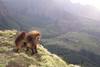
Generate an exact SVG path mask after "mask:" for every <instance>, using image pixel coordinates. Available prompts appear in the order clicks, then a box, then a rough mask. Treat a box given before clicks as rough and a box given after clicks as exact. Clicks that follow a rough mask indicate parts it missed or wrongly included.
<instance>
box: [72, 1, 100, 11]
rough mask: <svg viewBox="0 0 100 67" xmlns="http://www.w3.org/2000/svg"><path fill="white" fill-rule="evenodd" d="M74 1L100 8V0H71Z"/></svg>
mask: <svg viewBox="0 0 100 67" xmlns="http://www.w3.org/2000/svg"><path fill="white" fill-rule="evenodd" d="M71 1H72V2H73V3H80V4H82V5H91V6H94V7H96V8H97V9H99V10H100V0H71Z"/></svg>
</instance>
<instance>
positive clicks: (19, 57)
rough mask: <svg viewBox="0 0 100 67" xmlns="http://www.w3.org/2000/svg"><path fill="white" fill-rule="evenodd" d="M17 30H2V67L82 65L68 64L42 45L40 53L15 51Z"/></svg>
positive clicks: (66, 66)
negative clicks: (32, 53)
mask: <svg viewBox="0 0 100 67" xmlns="http://www.w3.org/2000/svg"><path fill="white" fill-rule="evenodd" d="M16 32H17V31H15V30H13V31H10V30H6V31H0V67H80V66H77V65H73V64H68V63H66V62H65V61H63V60H62V59H61V58H60V57H58V56H57V55H55V54H52V53H50V52H49V51H48V50H47V49H45V48H44V47H43V46H42V45H40V46H39V47H38V54H34V55H33V56H31V55H30V51H29V52H27V53H25V51H24V49H22V50H21V51H20V53H15V52H14V51H13V49H14V48H15V45H14V39H15V36H16Z"/></svg>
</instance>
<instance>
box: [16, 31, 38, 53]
mask: <svg viewBox="0 0 100 67" xmlns="http://www.w3.org/2000/svg"><path fill="white" fill-rule="evenodd" d="M39 42H40V32H38V31H30V32H21V33H20V34H19V35H18V36H17V38H16V40H15V44H16V51H17V52H18V51H19V49H21V48H22V47H26V48H27V51H28V50H29V49H31V50H32V54H34V53H37V44H39Z"/></svg>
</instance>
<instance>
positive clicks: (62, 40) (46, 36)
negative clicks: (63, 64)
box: [0, 0, 100, 67]
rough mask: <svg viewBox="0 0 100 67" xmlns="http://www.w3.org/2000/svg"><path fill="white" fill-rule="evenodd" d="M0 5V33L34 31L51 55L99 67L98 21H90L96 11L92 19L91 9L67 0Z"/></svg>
mask: <svg viewBox="0 0 100 67" xmlns="http://www.w3.org/2000/svg"><path fill="white" fill-rule="evenodd" d="M0 2H1V4H0V15H1V17H0V18H1V20H0V29H18V30H25V31H27V30H31V29H38V30H40V31H41V32H42V33H43V34H42V38H43V44H44V45H45V44H46V45H45V47H47V48H48V49H49V50H50V51H51V52H54V53H57V54H58V55H60V56H62V57H64V58H68V59H69V60H70V61H69V62H71V63H75V64H83V65H85V67H92V66H93V67H100V64H99V63H98V62H99V60H98V59H97V58H100V51H99V49H100V48H99V46H100V45H99V43H100V23H99V22H100V21H99V20H96V19H97V18H96V17H94V16H95V15H98V16H99V11H97V10H94V9H93V10H94V11H96V12H95V15H93V13H92V12H91V13H90V12H89V13H90V14H89V13H87V12H88V11H92V8H91V7H87V6H82V5H80V4H72V3H71V2H70V1H69V0H62V1H60V0H59V1H58V0H50V1H47V0H9V1H8V0H1V1H0ZM4 8H6V9H4ZM1 9H2V10H1ZM2 12H3V14H2ZM88 14H89V15H88ZM90 15H91V16H90ZM2 18H3V19H4V20H3V19H2ZM91 18H92V19H91ZM95 18H96V19H95ZM63 52H64V54H63ZM75 60H77V62H76V61H75Z"/></svg>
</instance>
